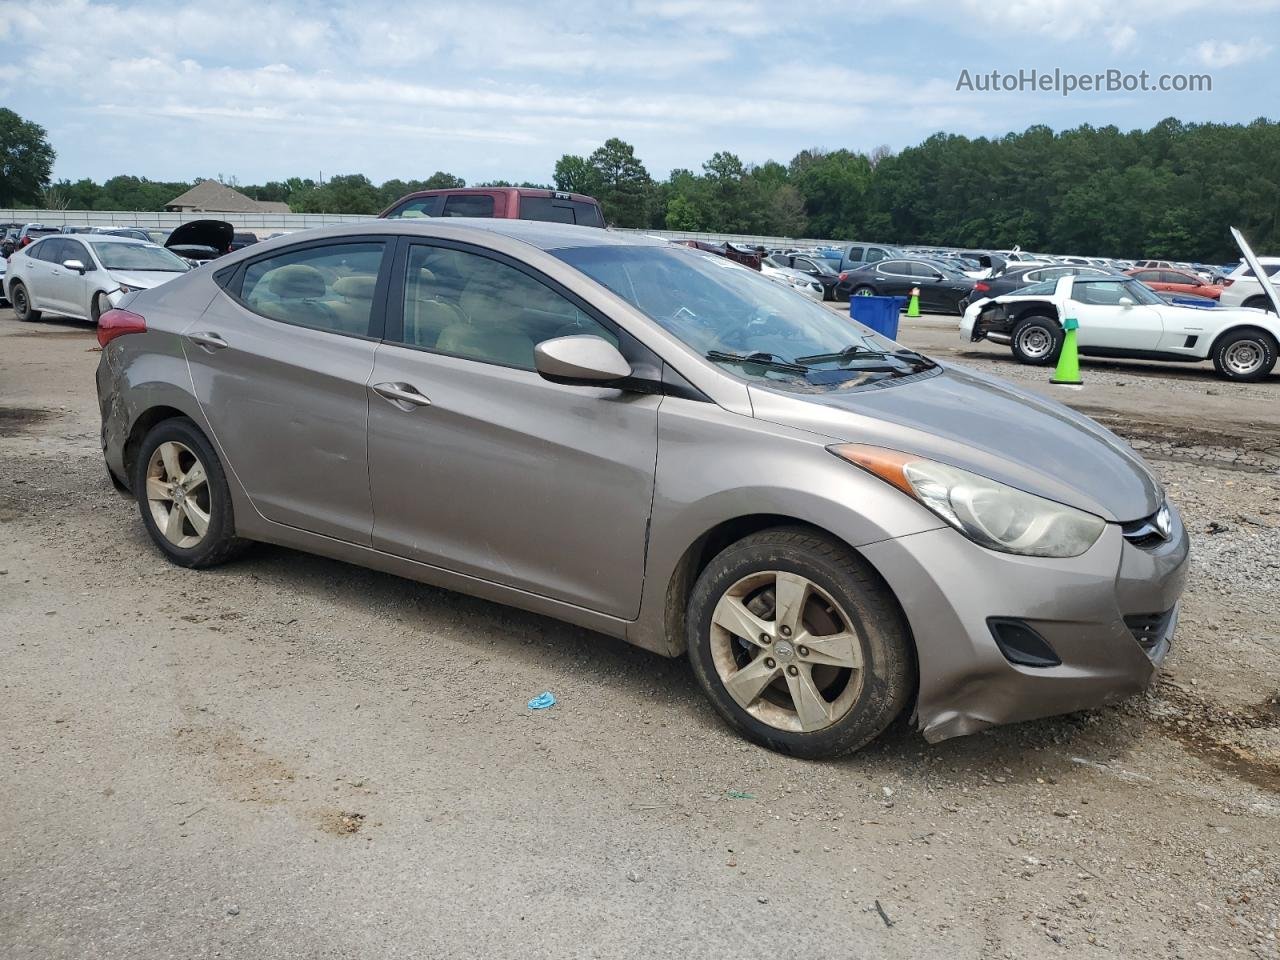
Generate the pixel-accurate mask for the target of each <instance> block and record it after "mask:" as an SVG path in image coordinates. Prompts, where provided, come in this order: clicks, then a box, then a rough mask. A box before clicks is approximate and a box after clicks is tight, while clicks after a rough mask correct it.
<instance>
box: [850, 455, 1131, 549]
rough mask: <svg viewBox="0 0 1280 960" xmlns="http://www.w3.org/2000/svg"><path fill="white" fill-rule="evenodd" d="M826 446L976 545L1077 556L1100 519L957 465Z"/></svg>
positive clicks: (1102, 525) (1098, 531) (1096, 533)
mask: <svg viewBox="0 0 1280 960" xmlns="http://www.w3.org/2000/svg"><path fill="white" fill-rule="evenodd" d="M828 449H829V450H830V451H831V452H832V453H834V454H835V455H836V456H837V457H840V458H841V459H842V460H847V461H848V462H849V463H852V464H854V465H855V466H859V467H862V469H864V470H866V471H868V472H870V473H874V474H875V475H876V476H877V477H879V478H880V479H881V480H884V481H886V482H887V483H891V484H893V485H894V486H895V487H897V488H898V489H899V490H901V491H902V492H903V493H905V494H907V495H908V496H910V497H913V498H914V499H916V500H917V501H919V502H920V503H922V504H923V505H924V506H926V507H928V508H929V509H930V510H932V511H933V512H934V513H936V514H937V515H938V516H939V517H941V518H942V519H943V520H945V521H946V522H947V523H949V524H951V526H953V527H955V528H956V529H957V530H959V531H960V532H961V533H963V534H964V535H965V536H966V537H968V538H969V539H970V540H972V541H973V542H974V543H977V544H979V545H981V546H984V547H988V548H990V549H992V550H999V551H1001V552H1003V553H1016V554H1021V555H1022V556H1027V557H1078V556H1080V554H1082V553H1084V552H1085V551H1086V550H1088V549H1089V548H1090V547H1091V546H1093V545H1094V543H1096V542H1097V540H1098V537H1100V536H1102V531H1103V530H1104V529H1106V526H1107V524H1106V521H1105V520H1103V519H1102V518H1101V517H1097V516H1094V515H1093V514H1092V513H1085V512H1084V511H1083V510H1077V509H1076V508H1075V507H1068V506H1066V505H1065V504H1061V503H1055V502H1054V501H1053V500H1046V499H1045V498H1044V497H1037V496H1035V495H1034V494H1030V493H1026V492H1024V491H1022V490H1018V489H1016V488H1014V487H1010V486H1007V485H1006V484H1003V483H997V482H996V481H995V480H988V479H987V478H986V477H981V476H978V475H977V474H976V473H970V472H969V471H967V470H961V469H959V468H958V467H952V466H948V465H947V464H945V463H938V462H937V461H935V460H926V459H924V458H922V457H914V456H912V455H910V454H906V453H901V452H899V451H897V450H884V449H881V448H880V447H868V446H864V445H862V444H857V443H848V444H840V445H838V446H834V447H828Z"/></svg>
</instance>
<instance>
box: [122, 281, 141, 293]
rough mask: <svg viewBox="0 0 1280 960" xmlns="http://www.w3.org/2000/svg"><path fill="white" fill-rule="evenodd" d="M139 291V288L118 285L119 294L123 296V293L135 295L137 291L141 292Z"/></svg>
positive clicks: (124, 284) (125, 284)
mask: <svg viewBox="0 0 1280 960" xmlns="http://www.w3.org/2000/svg"><path fill="white" fill-rule="evenodd" d="M141 289H142V288H141V287H131V286H129V284H127V283H122V284H120V292H121V293H122V294H123V293H137V292H138V291H139V290H141Z"/></svg>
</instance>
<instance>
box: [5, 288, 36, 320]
mask: <svg viewBox="0 0 1280 960" xmlns="http://www.w3.org/2000/svg"><path fill="white" fill-rule="evenodd" d="M9 299H10V301H11V302H12V303H13V315H14V316H15V317H17V318H18V319H19V320H21V321H23V322H24V323H34V322H35V321H36V320H39V319H40V311H39V310H34V309H32V307H31V295H30V294H29V293H27V287H26V285H25V284H24V283H23V282H22V281H21V280H15V281H13V283H11V284H10V285H9Z"/></svg>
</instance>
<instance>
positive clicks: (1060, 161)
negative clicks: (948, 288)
mask: <svg viewBox="0 0 1280 960" xmlns="http://www.w3.org/2000/svg"><path fill="white" fill-rule="evenodd" d="M1278 156H1280V123H1277V122H1273V121H1270V120H1266V119H1258V120H1255V121H1253V122H1252V123H1249V124H1220V123H1201V124H1195V123H1182V122H1180V121H1178V120H1174V119H1167V120H1163V121H1161V122H1160V123H1158V124H1156V125H1155V126H1154V127H1152V128H1151V129H1149V130H1130V131H1122V130H1120V129H1119V128H1118V127H1115V126H1103V127H1094V126H1090V125H1088V124H1086V125H1083V126H1080V127H1076V128H1074V129H1071V130H1064V131H1061V132H1059V133H1055V132H1054V131H1053V130H1051V129H1050V128H1049V127H1046V126H1033V127H1030V128H1028V129H1027V130H1025V131H1023V132H1022V133H1010V134H1007V135H1005V136H1003V137H995V138H987V137H976V138H970V137H966V136H962V135H958V134H946V133H938V134H935V135H933V136H931V137H929V138H928V139H927V140H925V141H924V142H923V143H921V144H919V145H917V146H913V147H908V148H906V149H904V150H902V151H901V152H898V153H893V152H892V151H891V150H889V148H887V147H879V148H876V149H875V150H872V151H870V152H861V151H856V150H849V149H835V150H828V149H824V148H819V147H814V148H810V149H806V150H801V151H800V152H799V153H797V154H796V155H795V156H794V157H792V158H791V160H790V161H789V162H787V163H785V164H784V163H780V162H777V161H775V160H767V161H765V162H764V163H760V164H755V163H750V162H747V161H744V160H743V159H742V158H740V157H738V156H737V155H735V154H733V153H730V152H727V151H721V152H718V153H715V154H714V155H713V156H712V157H711V158H710V159H708V160H707V161H706V162H704V163H702V164H701V166H700V168H699V169H698V170H692V169H686V168H679V169H676V170H672V171H671V173H670V174H669V175H668V176H667V177H666V179H657V178H654V177H653V176H651V175H650V174H649V172H648V170H647V169H646V168H645V165H644V163H643V162H642V161H641V159H640V158H639V157H637V156H636V152H635V148H634V147H633V146H632V145H630V144H628V143H626V142H624V141H622V140H619V139H617V138H612V139H609V140H607V141H605V143H603V144H602V145H601V146H600V147H599V148H598V149H596V150H595V151H593V152H592V153H590V154H588V155H586V156H578V155H573V154H566V155H564V156H562V157H561V158H560V159H559V160H558V161H557V162H556V164H555V168H554V170H553V171H552V177H551V182H550V183H544V184H539V183H530V182H524V183H519V184H512V183H508V182H506V181H489V182H488V183H485V184H473V185H474V186H490V185H491V186H546V187H555V188H556V189H560V190H570V191H573V192H576V193H585V194H589V195H591V196H594V197H597V198H599V200H600V202H601V204H602V205H603V207H604V210H605V216H606V218H607V219H608V221H609V222H610V223H612V224H615V225H617V226H623V227H646V228H650V229H653V228H657V229H670V230H693V231H706V232H712V233H728V234H735V233H736V234H764V235H770V236H790V237H825V238H830V239H845V238H848V239H855V238H862V239H868V240H880V241H887V242H897V243H907V244H924V245H938V246H957V247H978V248H983V247H995V248H1008V247H1012V246H1014V245H1019V246H1021V247H1023V248H1024V249H1027V250H1038V251H1045V252H1052V253H1082V254H1093V255H1101V256H1116V257H1136V256H1146V257H1158V258H1171V259H1178V260H1206V261H1223V262H1226V261H1231V260H1235V259H1236V258H1237V256H1238V253H1237V251H1236V250H1235V247H1234V245H1233V244H1232V242H1231V238H1230V234H1229V233H1228V230H1227V228H1228V227H1229V226H1232V225H1234V226H1238V227H1240V228H1241V229H1242V230H1244V232H1245V235H1246V236H1247V237H1249V239H1250V240H1251V242H1252V243H1253V244H1254V246H1255V247H1256V248H1257V249H1259V250H1262V251H1266V252H1268V253H1273V252H1280V164H1278V163H1277V162H1276V157H1278ZM53 159H54V152H53V150H52V148H51V147H50V146H49V144H48V142H47V139H46V138H45V133H44V130H43V129H42V128H40V127H39V126H38V125H36V124H32V123H30V122H28V121H24V120H22V118H21V117H19V116H18V115H17V114H15V113H13V112H12V111H10V110H5V109H0V206H22V205H26V204H30V205H35V206H42V205H43V206H51V207H61V208H64V209H78V210H160V209H163V208H164V205H165V204H166V203H167V202H168V201H170V200H172V199H173V198H174V197H176V196H177V195H178V194H180V193H183V192H184V191H186V190H187V189H188V188H190V187H191V186H192V183H190V182H172V183H168V182H159V181H154V180H147V179H145V178H142V177H134V176H117V177H112V178H111V179H109V180H107V181H105V182H103V183H97V182H95V181H93V180H89V179H81V180H77V181H74V182H72V181H70V180H59V181H57V182H51V181H50V171H51V169H52V165H53ZM220 179H221V178H220ZM224 182H227V183H229V185H231V186H234V187H236V189H238V190H240V191H241V192H243V193H245V194H247V195H248V196H250V197H253V198H255V199H258V200H276V201H283V202H286V203H288V204H289V207H290V209H292V210H293V211H295V212H298V213H356V214H374V213H377V212H378V211H380V210H382V209H383V208H384V207H386V206H388V205H390V204H391V203H392V202H394V201H395V200H396V199H398V198H399V197H401V196H403V195H404V194H406V193H410V192H412V191H414V190H423V189H432V188H438V187H460V186H465V185H466V182H465V181H464V180H463V179H462V178H461V177H459V176H456V175H454V174H452V173H448V172H445V171H437V172H436V173H434V174H433V175H431V176H430V177H428V178H427V179H425V180H399V179H396V180H388V181H386V182H385V183H382V184H380V185H375V184H374V183H373V182H372V181H370V180H369V179H368V177H366V176H364V175H363V174H345V175H342V176H335V177H331V178H329V179H327V180H325V181H323V182H318V181H316V180H311V179H305V178H300V177H293V178H290V179H287V180H280V181H270V182H267V183H263V184H249V185H241V184H239V183H238V182H236V181H235V180H234V178H232V179H229V180H226V181H224Z"/></svg>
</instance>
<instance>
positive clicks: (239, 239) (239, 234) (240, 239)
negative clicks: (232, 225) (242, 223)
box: [231, 230, 258, 250]
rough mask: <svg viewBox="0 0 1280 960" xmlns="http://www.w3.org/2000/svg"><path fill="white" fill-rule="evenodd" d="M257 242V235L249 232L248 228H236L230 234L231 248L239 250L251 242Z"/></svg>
mask: <svg viewBox="0 0 1280 960" xmlns="http://www.w3.org/2000/svg"><path fill="white" fill-rule="evenodd" d="M257 242H258V235H257V234H256V233H250V232H249V231H248V230H244V231H241V230H237V231H235V232H234V233H233V234H232V235H231V249H232V250H240V249H243V248H244V247H247V246H249V244H251V243H257Z"/></svg>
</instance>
